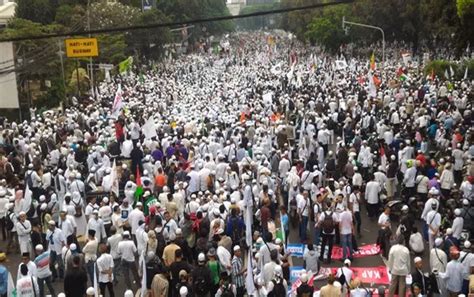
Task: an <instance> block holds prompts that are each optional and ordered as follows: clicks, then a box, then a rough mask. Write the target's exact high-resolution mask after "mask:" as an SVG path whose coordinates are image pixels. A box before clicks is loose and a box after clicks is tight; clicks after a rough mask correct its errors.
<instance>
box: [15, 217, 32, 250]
mask: <svg viewBox="0 0 474 297" xmlns="http://www.w3.org/2000/svg"><path fill="white" fill-rule="evenodd" d="M15 227H16V232H17V234H18V242H19V243H20V252H21V253H22V254H23V253H29V252H30V250H31V223H30V221H29V220H27V219H26V213H25V212H24V211H20V213H19V219H18V222H17V223H16V226H15Z"/></svg>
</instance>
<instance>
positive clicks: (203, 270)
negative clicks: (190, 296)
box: [191, 253, 212, 296]
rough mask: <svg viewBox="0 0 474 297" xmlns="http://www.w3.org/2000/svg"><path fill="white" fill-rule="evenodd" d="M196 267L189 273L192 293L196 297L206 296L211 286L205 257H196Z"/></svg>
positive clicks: (202, 255)
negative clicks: (191, 281) (191, 280)
mask: <svg viewBox="0 0 474 297" xmlns="http://www.w3.org/2000/svg"><path fill="white" fill-rule="evenodd" d="M197 260H198V265H197V267H195V268H194V269H193V271H192V273H191V275H192V279H193V292H194V294H196V295H197V296H208V295H209V292H210V290H211V286H212V279H211V270H210V268H209V266H208V265H207V264H206V255H204V253H200V254H199V255H198V259H197Z"/></svg>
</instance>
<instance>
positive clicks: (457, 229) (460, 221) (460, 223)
mask: <svg viewBox="0 0 474 297" xmlns="http://www.w3.org/2000/svg"><path fill="white" fill-rule="evenodd" d="M454 215H455V216H456V217H455V218H454V220H453V226H452V227H451V229H453V237H454V238H456V239H458V240H459V239H461V232H462V230H463V227H464V218H463V217H462V216H461V209H459V208H456V209H455V210H454Z"/></svg>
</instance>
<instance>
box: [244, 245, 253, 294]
mask: <svg viewBox="0 0 474 297" xmlns="http://www.w3.org/2000/svg"><path fill="white" fill-rule="evenodd" d="M252 259H253V255H252V249H249V251H248V257H247V262H248V263H247V276H246V277H245V289H247V295H248V296H252V294H253V293H254V292H255V283H254V282H253V267H252V266H253V265H252V264H253V263H252Z"/></svg>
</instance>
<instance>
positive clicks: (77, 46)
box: [66, 38, 99, 58]
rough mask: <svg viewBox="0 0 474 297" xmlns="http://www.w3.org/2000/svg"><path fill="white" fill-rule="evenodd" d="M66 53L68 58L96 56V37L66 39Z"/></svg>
mask: <svg viewBox="0 0 474 297" xmlns="http://www.w3.org/2000/svg"><path fill="white" fill-rule="evenodd" d="M66 55H67V57H68V58H84V57H97V56H98V55H99V46H98V44H97V38H75V39H66Z"/></svg>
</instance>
